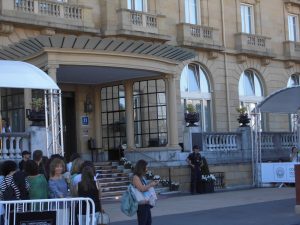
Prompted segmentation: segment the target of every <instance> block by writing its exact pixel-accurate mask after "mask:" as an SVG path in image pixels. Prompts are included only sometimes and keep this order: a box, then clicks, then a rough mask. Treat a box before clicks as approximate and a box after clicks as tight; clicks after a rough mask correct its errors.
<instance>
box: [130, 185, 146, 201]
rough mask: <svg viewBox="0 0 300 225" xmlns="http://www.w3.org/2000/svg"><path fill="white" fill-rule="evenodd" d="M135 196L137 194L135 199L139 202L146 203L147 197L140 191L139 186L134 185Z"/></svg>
mask: <svg viewBox="0 0 300 225" xmlns="http://www.w3.org/2000/svg"><path fill="white" fill-rule="evenodd" d="M132 190H133V193H134V196H135V200H136V201H137V202H138V203H139V204H144V203H145V201H147V199H146V198H145V196H144V194H143V192H141V191H139V190H138V189H137V188H135V187H132Z"/></svg>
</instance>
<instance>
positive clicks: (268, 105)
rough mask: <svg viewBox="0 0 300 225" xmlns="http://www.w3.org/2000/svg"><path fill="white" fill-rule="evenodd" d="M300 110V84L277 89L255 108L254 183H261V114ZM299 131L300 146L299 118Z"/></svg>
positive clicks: (297, 121) (291, 112) (253, 142)
mask: <svg viewBox="0 0 300 225" xmlns="http://www.w3.org/2000/svg"><path fill="white" fill-rule="evenodd" d="M299 110H300V86H294V87H288V88H284V89H281V90H279V91H276V92H274V93H272V94H271V95H269V96H268V97H266V98H265V99H264V100H263V101H262V102H260V104H258V105H257V106H256V108H255V109H254V110H253V111H254V113H253V114H252V115H253V118H254V119H255V129H254V135H253V138H252V168H253V183H254V184H255V185H259V184H260V169H259V165H260V163H261V162H262V160H261V128H260V125H261V124H260V120H259V118H260V114H261V113H263V112H267V113H281V114H298V118H299V112H300V111H299ZM295 122H296V123H297V124H296V128H297V131H296V132H297V133H295V135H296V136H295V137H297V138H295V140H297V142H298V147H300V144H299V141H300V136H299V135H300V124H299V119H297V120H296V121H295Z"/></svg>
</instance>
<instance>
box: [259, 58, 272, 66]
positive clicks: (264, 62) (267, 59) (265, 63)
mask: <svg viewBox="0 0 300 225" xmlns="http://www.w3.org/2000/svg"><path fill="white" fill-rule="evenodd" d="M270 62H271V59H270V58H262V59H261V65H263V66H267V65H269V64H270Z"/></svg>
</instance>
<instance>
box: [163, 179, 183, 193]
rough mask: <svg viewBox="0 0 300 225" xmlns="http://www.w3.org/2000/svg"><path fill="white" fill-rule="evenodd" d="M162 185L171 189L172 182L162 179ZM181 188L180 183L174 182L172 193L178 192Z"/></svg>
mask: <svg viewBox="0 0 300 225" xmlns="http://www.w3.org/2000/svg"><path fill="white" fill-rule="evenodd" d="M160 183H161V185H162V186H163V187H170V181H169V179H167V178H164V179H161V180H160ZM179 186H180V184H179V182H175V181H172V182H171V190H170V191H178V189H179Z"/></svg>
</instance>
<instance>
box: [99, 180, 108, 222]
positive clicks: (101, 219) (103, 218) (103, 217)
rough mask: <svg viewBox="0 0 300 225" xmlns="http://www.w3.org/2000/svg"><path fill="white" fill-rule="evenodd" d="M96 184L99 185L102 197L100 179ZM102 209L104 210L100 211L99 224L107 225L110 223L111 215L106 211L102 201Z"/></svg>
mask: <svg viewBox="0 0 300 225" xmlns="http://www.w3.org/2000/svg"><path fill="white" fill-rule="evenodd" d="M96 186H97V189H98V192H99V198H100V199H101V185H100V183H99V181H97V182H96ZM100 209H101V210H102V211H100V212H99V215H98V220H97V224H98V225H107V224H109V223H110V218H109V215H108V214H107V213H106V212H104V210H103V208H102V204H101V201H100ZM97 214H98V213H97Z"/></svg>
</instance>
